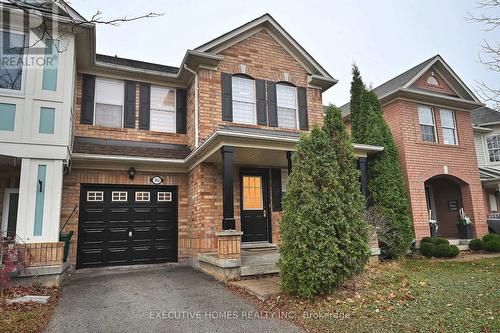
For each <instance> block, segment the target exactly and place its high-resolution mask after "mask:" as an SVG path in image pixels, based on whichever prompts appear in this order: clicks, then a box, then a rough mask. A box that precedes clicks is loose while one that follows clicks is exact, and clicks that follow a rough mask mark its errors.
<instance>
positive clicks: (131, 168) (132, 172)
mask: <svg viewBox="0 0 500 333" xmlns="http://www.w3.org/2000/svg"><path fill="white" fill-rule="evenodd" d="M134 177H135V169H134V168H133V167H130V169H128V178H129V179H130V180H132V179H134Z"/></svg>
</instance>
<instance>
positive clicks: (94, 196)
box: [87, 191, 104, 201]
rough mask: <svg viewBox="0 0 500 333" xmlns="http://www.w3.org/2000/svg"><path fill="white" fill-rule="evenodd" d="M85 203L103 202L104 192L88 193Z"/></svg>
mask: <svg viewBox="0 0 500 333" xmlns="http://www.w3.org/2000/svg"><path fill="white" fill-rule="evenodd" d="M87 201H104V192H102V191H88V192H87Z"/></svg>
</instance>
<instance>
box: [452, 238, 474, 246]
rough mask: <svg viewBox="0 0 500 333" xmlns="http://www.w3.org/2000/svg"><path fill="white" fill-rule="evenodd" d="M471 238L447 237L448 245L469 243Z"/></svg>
mask: <svg viewBox="0 0 500 333" xmlns="http://www.w3.org/2000/svg"><path fill="white" fill-rule="evenodd" d="M471 240H472V239H448V241H449V242H450V245H457V246H458V245H469V243H470V241H471Z"/></svg>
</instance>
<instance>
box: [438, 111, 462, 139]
mask: <svg viewBox="0 0 500 333" xmlns="http://www.w3.org/2000/svg"><path fill="white" fill-rule="evenodd" d="M443 111H448V112H451V114H452V117H453V126H454V127H453V128H451V127H445V126H444V125H443V117H442V113H441V112H443ZM439 118H440V120H441V130H443V144H445V145H450V146H458V145H459V142H458V129H457V117H456V114H455V111H454V110H450V109H439ZM444 129H452V130H453V134H454V136H455V143H446V142H445V138H444Z"/></svg>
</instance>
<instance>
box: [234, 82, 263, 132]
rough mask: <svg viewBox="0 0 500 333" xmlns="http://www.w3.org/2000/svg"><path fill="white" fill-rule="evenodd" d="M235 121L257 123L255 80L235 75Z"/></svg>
mask: <svg viewBox="0 0 500 333" xmlns="http://www.w3.org/2000/svg"><path fill="white" fill-rule="evenodd" d="M232 89H233V122H235V123H242V124H253V125H255V124H256V123H257V116H256V110H255V82H254V80H252V79H249V78H245V77H239V76H233V80H232Z"/></svg>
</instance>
